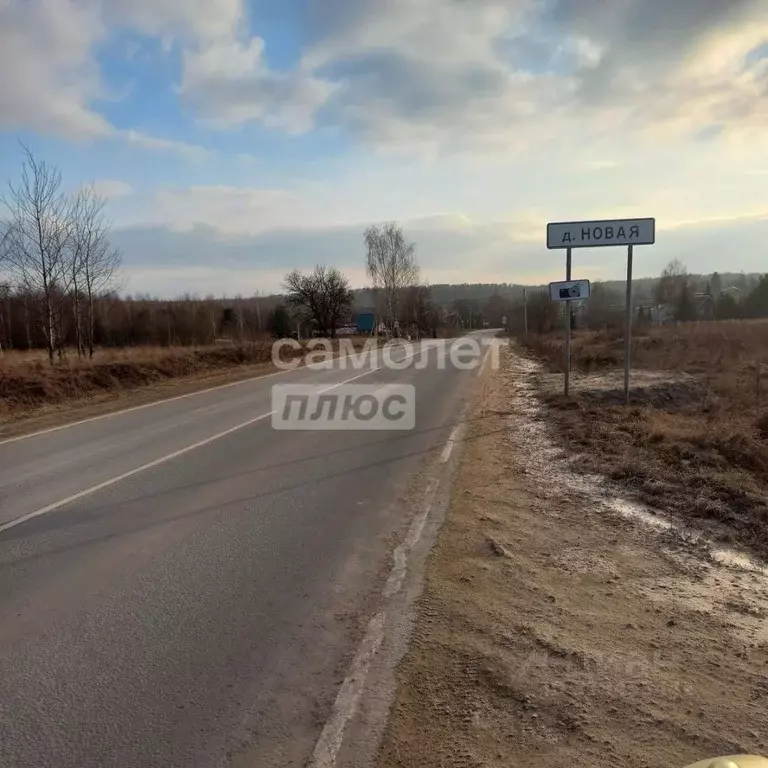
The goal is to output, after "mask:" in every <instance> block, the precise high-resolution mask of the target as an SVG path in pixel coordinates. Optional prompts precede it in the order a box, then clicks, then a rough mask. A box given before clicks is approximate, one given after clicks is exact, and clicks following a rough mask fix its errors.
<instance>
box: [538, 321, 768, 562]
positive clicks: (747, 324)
mask: <svg viewBox="0 0 768 768" xmlns="http://www.w3.org/2000/svg"><path fill="white" fill-rule="evenodd" d="M528 347H529V348H530V349H531V350H532V351H534V352H535V353H536V354H537V355H538V356H540V357H541V358H543V359H544V360H545V361H547V362H548V363H549V365H550V368H551V369H552V370H560V369H561V367H562V364H561V361H562V349H563V343H562V339H561V338H560V337H558V336H544V337H534V338H532V339H530V343H529V344H528ZM572 360H573V366H574V369H575V370H576V371H580V372H581V373H582V374H588V375H586V376H582V377H578V376H577V377H576V387H575V393H574V395H573V397H572V398H570V399H569V400H568V401H565V400H564V399H563V398H562V396H561V395H559V394H556V392H555V391H554V390H553V388H552V382H551V379H550V380H549V381H545V379H546V377H542V391H543V394H544V396H545V399H546V401H547V402H548V403H549V404H550V405H551V406H552V414H553V418H554V419H555V421H556V423H557V425H558V431H559V433H560V434H561V435H563V436H564V438H565V439H566V440H567V441H568V443H569V444H570V445H572V446H574V447H576V448H577V449H578V450H579V452H580V454H581V456H582V459H581V461H582V463H583V464H584V465H585V467H586V468H588V469H590V470H596V471H600V472H603V473H605V474H608V475H610V476H611V477H612V478H613V479H614V480H617V481H619V482H621V483H622V484H624V485H626V486H627V487H629V488H631V489H632V490H633V491H634V493H635V494H636V495H637V496H638V497H639V498H641V499H642V500H644V501H646V502H648V503H651V504H653V505H654V506H656V507H659V508H662V509H665V510H667V511H671V512H674V513H676V514H678V515H680V516H682V517H684V518H687V519H695V520H696V522H697V524H699V525H701V524H706V525H709V526H710V527H712V528H713V530H715V532H716V533H717V535H718V536H720V537H721V538H724V539H734V538H738V539H739V540H741V541H742V542H743V543H746V544H747V545H749V546H751V547H753V548H754V549H757V550H760V551H762V552H764V553H768V506H767V505H766V498H768V322H765V321H734V322H725V323H697V324H689V325H679V326H674V327H658V328H653V329H648V330H646V331H644V332H642V333H640V334H638V336H637V337H636V338H635V340H634V344H633V360H632V362H633V368H634V369H636V370H638V371H639V373H638V375H637V377H636V380H637V381H638V384H639V386H637V387H636V388H633V392H632V404H631V405H630V406H625V405H623V404H622V403H621V392H620V388H619V386H618V385H619V383H620V377H618V376H616V375H615V374H612V373H611V371H613V370H614V369H616V370H617V371H618V369H620V368H621V366H622V365H623V341H622V339H621V336H620V334H616V333H598V332H590V331H583V332H576V334H575V336H574V339H573V344H572ZM648 371H653V372H659V371H663V372H666V373H665V375H663V376H657V377H656V378H654V379H653V380H652V382H651V384H650V385H648V382H647V377H646V381H644V372H648ZM606 381H608V382H615V386H613V387H612V386H606Z"/></svg>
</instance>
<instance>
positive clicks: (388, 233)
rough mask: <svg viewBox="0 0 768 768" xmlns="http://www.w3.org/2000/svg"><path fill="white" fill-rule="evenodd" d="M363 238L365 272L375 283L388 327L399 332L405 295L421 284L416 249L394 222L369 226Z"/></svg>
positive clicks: (375, 290) (376, 293) (375, 291)
mask: <svg viewBox="0 0 768 768" xmlns="http://www.w3.org/2000/svg"><path fill="white" fill-rule="evenodd" d="M363 239H364V241H365V248H366V258H365V266H366V272H367V273H368V276H369V277H370V278H371V282H372V283H373V290H374V294H375V295H376V297H377V299H379V298H380V299H381V302H382V304H383V310H384V316H385V322H386V325H387V327H389V328H392V329H393V330H394V331H395V333H397V324H396V323H397V321H398V320H399V312H400V304H401V301H402V297H403V293H404V291H405V290H406V289H407V288H410V287H412V286H414V285H416V284H418V282H419V266H418V264H417V262H416V255H415V252H416V246H415V244H414V243H409V242H408V241H407V240H406V239H405V235H404V234H403V230H402V228H401V227H399V226H398V225H397V224H395V223H394V222H390V223H389V224H385V225H384V226H383V227H377V226H372V227H369V228H368V229H366V230H365V233H364V235H363Z"/></svg>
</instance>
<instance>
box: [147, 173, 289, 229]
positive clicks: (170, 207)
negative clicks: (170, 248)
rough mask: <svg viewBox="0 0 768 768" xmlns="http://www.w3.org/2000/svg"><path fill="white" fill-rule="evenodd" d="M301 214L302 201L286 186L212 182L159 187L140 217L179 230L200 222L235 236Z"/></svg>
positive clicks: (280, 224)
mask: <svg viewBox="0 0 768 768" xmlns="http://www.w3.org/2000/svg"><path fill="white" fill-rule="evenodd" d="M302 215H303V213H302V203H301V201H300V200H298V199H297V198H296V197H295V196H294V195H293V194H291V193H289V192H287V191H285V190H280V189H258V188H251V187H233V186H226V185H214V186H193V187H187V188H180V189H162V190H160V191H158V192H157V194H156V195H155V196H154V199H152V200H151V202H150V205H149V206H148V208H147V209H146V210H145V211H144V213H143V216H142V220H143V221H144V222H151V223H153V224H162V225H167V226H169V227H170V228H172V229H174V230H178V231H190V230H192V229H194V228H195V227H198V226H201V225H202V226H207V227H210V228H211V230H212V231H215V232H217V233H219V235H220V236H232V235H235V236H237V235H244V234H254V233H258V232H264V231H267V230H271V229H275V228H279V227H287V226H295V225H296V223H297V222H300V221H301V220H302Z"/></svg>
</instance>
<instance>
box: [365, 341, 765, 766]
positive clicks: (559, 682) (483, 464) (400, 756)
mask: <svg viewBox="0 0 768 768" xmlns="http://www.w3.org/2000/svg"><path fill="white" fill-rule="evenodd" d="M532 393H533V384H532V381H531V377H530V371H529V370H527V369H526V368H525V364H524V362H523V361H521V360H520V358H518V357H516V356H515V355H514V354H512V353H511V352H504V355H503V357H502V368H501V370H500V371H498V372H496V373H495V375H494V377H493V378H492V379H491V380H490V382H489V384H488V385H487V386H486V391H485V394H484V397H483V399H482V402H480V403H479V404H478V405H477V407H476V412H475V414H474V416H475V418H474V419H473V420H472V428H471V432H470V435H469V440H468V444H467V446H466V448H465V452H464V459H463V463H462V467H461V469H460V472H459V476H458V478H457V482H456V485H455V490H454V496H453V502H452V506H451V510H450V512H449V515H448V518H447V520H446V522H445V525H444V527H443V530H442V532H441V534H440V538H439V541H438V545H437V547H436V549H435V551H434V553H433V555H432V558H431V561H430V564H429V568H428V573H427V584H426V587H425V592H424V595H423V597H422V600H421V603H420V611H419V618H418V620H417V624H416V627H415V630H414V635H413V640H412V643H411V648H410V651H409V653H408V654H407V656H406V657H405V658H404V660H403V662H402V663H401V665H400V667H399V669H398V691H397V695H396V699H395V702H394V704H393V708H392V717H391V721H390V724H389V727H388V731H387V733H386V735H385V738H384V741H383V744H382V748H381V750H380V755H379V765H380V766H381V768H394V766H398V767H404V766H416V765H418V766H420V768H422V767H426V766H448V765H450V766H497V765H498V766H502V765H504V766H510V765H522V764H526V763H529V764H530V763H536V762H537V761H543V760H546V761H547V762H548V763H549V764H550V765H553V766H557V765H563V766H565V765H568V766H570V767H572V766H585V767H586V766H590V767H591V766H594V765H595V764H597V763H600V762H605V761H606V760H607V761H610V762H614V763H621V764H624V765H627V766H681V765H685V764H687V763H690V762H692V761H694V760H696V759H700V758H703V757H705V756H707V755H715V754H728V753H734V752H758V753H759V752H761V751H762V752H765V750H766V749H767V748H768V731H767V730H766V722H765V711H766V706H767V705H768V632H766V629H765V619H766V617H768V605H766V598H765V595H766V593H768V589H766V586H768V579H766V575H765V574H764V573H759V572H757V571H756V570H754V568H753V566H752V565H751V564H744V562H742V561H739V563H740V564H741V565H742V566H743V567H738V568H734V567H726V566H725V565H721V564H718V563H716V562H714V561H713V559H712V558H711V556H710V555H709V554H708V553H707V552H705V551H703V549H702V548H701V546H700V545H699V546H698V547H696V546H694V545H692V544H690V539H689V538H688V536H687V535H686V534H685V533H683V532H678V531H676V530H675V529H674V528H673V527H670V526H668V525H666V524H664V522H663V521H661V520H659V521H657V522H655V521H653V520H649V521H648V524H643V523H642V522H639V521H633V520H630V519H627V518H626V517H625V516H622V515H621V514H619V513H618V512H616V511H612V510H611V509H610V508H609V506H608V504H607V502H606V500H605V499H604V498H601V497H600V496H599V493H598V492H597V491H595V490H594V488H593V487H592V486H591V485H590V484H589V482H588V480H587V479H584V478H583V477H580V476H577V475H574V474H573V473H572V470H571V469H570V468H569V464H568V462H567V461H564V459H563V457H562V456H561V455H559V452H558V451H557V450H556V449H554V448H553V447H552V445H551V443H549V442H548V440H547V427H546V425H544V424H542V423H541V421H540V418H539V414H538V409H537V405H536V402H535V400H534V399H533V394H532ZM613 506H614V508H618V500H616V499H613Z"/></svg>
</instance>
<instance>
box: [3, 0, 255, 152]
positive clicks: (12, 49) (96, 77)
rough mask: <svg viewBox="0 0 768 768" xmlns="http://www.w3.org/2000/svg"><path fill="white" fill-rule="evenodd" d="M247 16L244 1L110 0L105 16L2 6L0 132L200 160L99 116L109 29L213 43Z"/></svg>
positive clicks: (54, 5) (56, 4) (83, 3)
mask: <svg viewBox="0 0 768 768" xmlns="http://www.w3.org/2000/svg"><path fill="white" fill-rule="evenodd" d="M239 9H240V0H215V1H212V0H193V2H187V1H186V0H184V2H171V1H170V0H152V2H149V0H140V1H139V2H136V1H135V0H131V2H130V3H129V2H123V0H105V7H104V8H102V6H101V5H100V4H99V3H98V2H97V1H96V0H0V71H2V72H3V73H5V74H4V76H3V77H2V78H0V128H8V129H12V130H17V129H24V128H31V129H33V130H36V131H38V132H40V133H42V134H47V135H55V136H60V137H64V138H67V139H74V140H84V139H85V140H92V139H117V140H123V141H126V142H127V143H128V144H131V145H133V146H136V147H140V148H143V149H150V150H157V151H173V152H178V153H181V154H183V155H186V156H188V157H200V156H202V155H203V154H205V150H204V149H203V148H202V147H199V146H196V145H192V144H189V143H186V142H183V141H175V140H171V139H165V138H159V137H156V136H152V135H149V134H147V133H144V132H141V131H137V130H133V129H126V130H122V129H118V128H116V127H114V126H113V125H111V124H110V123H109V122H108V121H107V120H106V119H105V118H104V117H103V116H102V115H100V114H99V113H98V112H97V111H96V110H95V109H94V107H93V104H94V103H95V102H97V101H98V100H99V99H102V98H105V97H106V96H107V95H108V89H107V87H106V86H105V84H104V83H103V81H102V76H101V73H100V71H99V67H98V64H97V62H96V58H95V50H96V48H97V47H98V46H99V45H102V44H104V43H105V42H106V41H107V39H108V36H109V32H110V29H109V22H112V23H117V22H118V21H121V22H129V23H131V24H132V25H134V26H135V27H136V28H140V29H144V30H146V31H153V32H156V33H159V32H160V31H162V30H165V29H170V30H176V31H179V32H185V31H188V32H189V34H191V35H198V34H203V33H204V34H206V35H209V34H212V33H214V32H216V31H217V30H218V29H224V28H226V30H229V29H230V28H231V27H232V25H233V24H235V23H236V21H237V19H238V18H239V17H240V10H239ZM195 39H197V38H195ZM11 72H12V73H13V76H10V73H11Z"/></svg>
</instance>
